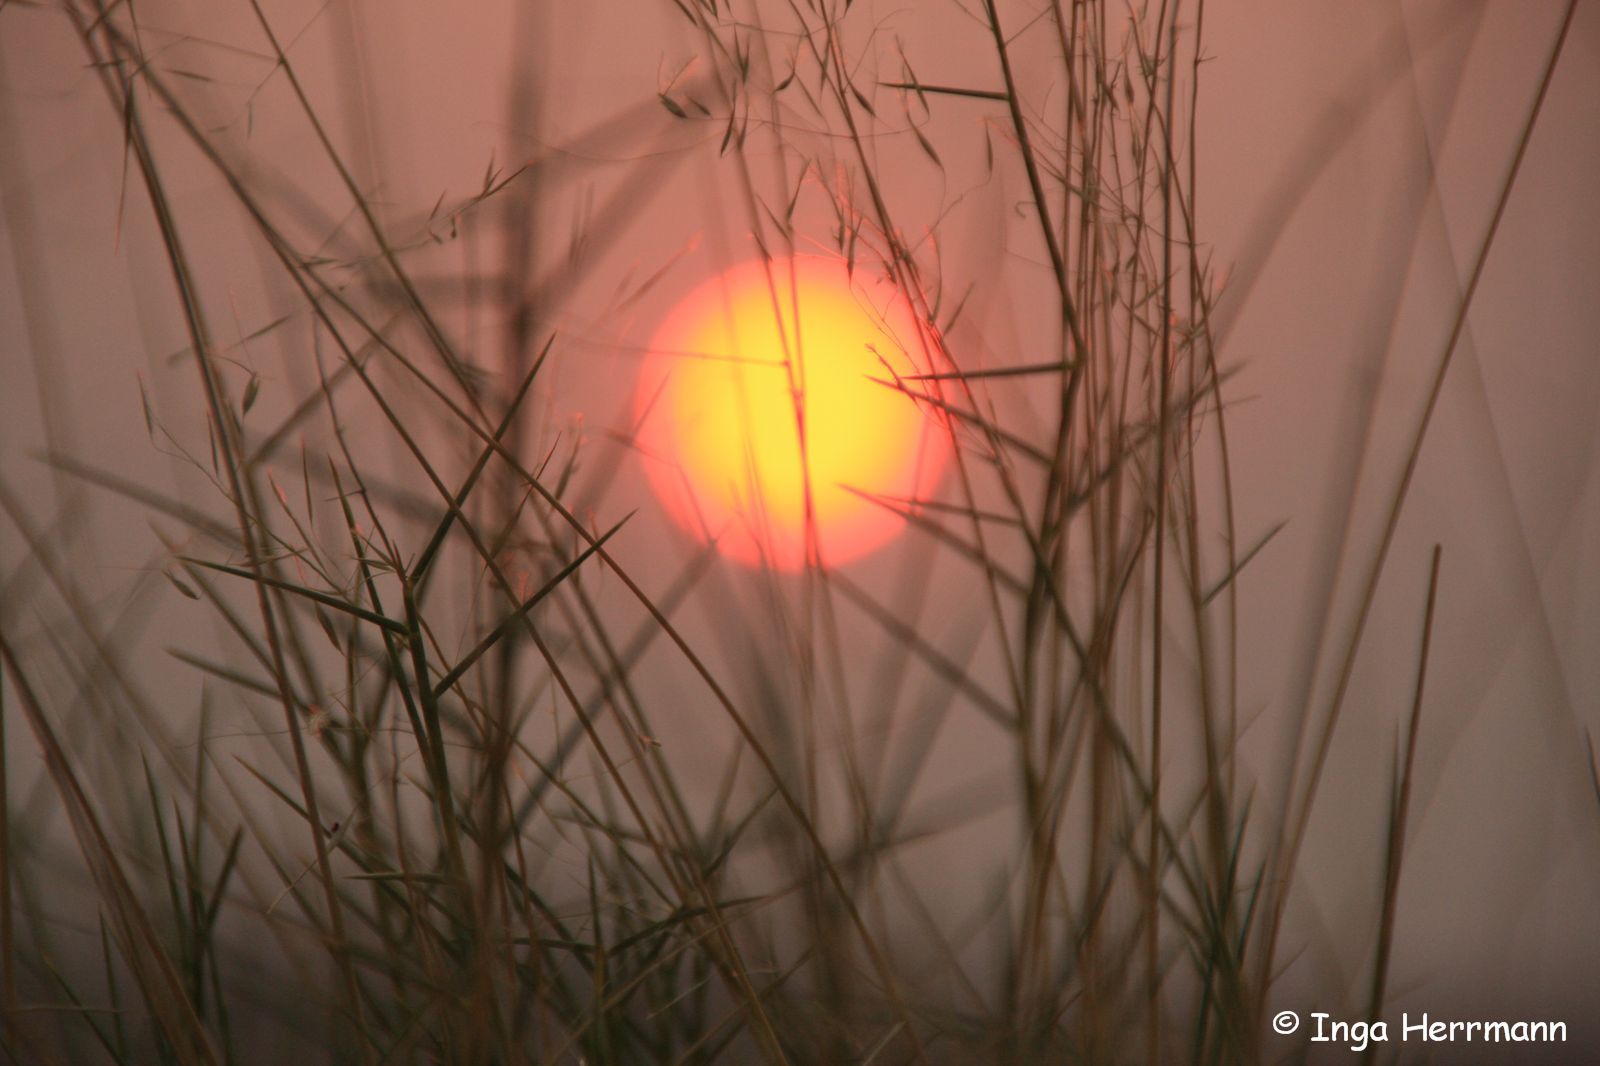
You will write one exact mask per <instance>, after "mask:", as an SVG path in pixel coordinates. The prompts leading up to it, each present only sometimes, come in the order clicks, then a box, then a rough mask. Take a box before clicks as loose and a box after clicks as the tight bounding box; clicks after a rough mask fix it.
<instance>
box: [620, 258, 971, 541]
mask: <svg viewBox="0 0 1600 1066" xmlns="http://www.w3.org/2000/svg"><path fill="white" fill-rule="evenodd" d="M918 337H919V334H918V328H917V321H916V319H915V317H914V316H913V315H912V313H911V310H910V309H909V308H908V307H907V306H906V303H905V300H904V298H903V297H902V296H901V295H900V294H899V292H898V291H897V290H896V289H895V288H894V287H893V286H891V285H889V284H887V283H884V282H879V281H874V280H871V279H869V278H867V277H866V275H865V273H864V272H861V271H858V272H856V274H855V276H854V277H853V278H852V277H851V276H850V274H849V273H848V272H847V270H846V268H845V265H844V264H843V263H842V262H836V261H833V260H829V259H823V258H820V257H813V256H796V257H794V258H790V259H777V260H774V261H772V262H771V263H764V262H761V261H756V262H753V263H747V264H744V265H742V266H739V267H736V268H734V269H732V270H730V271H728V272H726V273H724V274H723V275H721V276H720V277H717V278H714V279H712V280H710V281H708V282H706V283H705V284H703V285H701V286H700V287H699V288H697V289H696V290H694V291H693V292H692V293H690V294H689V296H688V297H687V298H685V299H684V300H683V301H682V302H680V303H679V304H678V305H677V307H676V308H675V309H674V310H673V312H672V313H671V314H670V315H669V316H668V318H667V319H666V321H665V322H664V323H663V324H662V325H661V327H660V329H659V330H657V332H656V334H655V336H654V337H653V338H652V341H651V345H650V348H651V352H650V356H649V358H648V359H647V360H646V363H645V368H644V372H643V373H642V374H641V377H640V381H639V391H638V396H637V403H636V413H637V415H638V418H639V420H640V431H639V443H640V447H641V450H642V451H643V452H644V453H645V455H646V456H647V461H648V468H649V471H650V480H651V484H652V486H653V487H654V489H655V491H656V494H657V495H658V496H659V497H660V498H661V500H662V502H663V503H664V504H665V505H666V508H667V511H668V512H669V513H670V514H671V515H672V517H673V518H674V519H675V520H676V521H677V523H678V524H679V525H680V526H682V527H683V528H685V529H686V530H688V531H690V532H691V533H693V534H695V535H696V536H698V537H701V538H702V539H705V538H710V539H715V541H716V543H717V546H718V549H719V550H720V551H722V552H723V553H724V554H727V555H730V556H732V557H733V558H735V559H738V560H740V561H741V562H745V563H748V564H751V565H766V566H772V567H777V568H781V569H797V568H799V567H801V566H803V565H804V564H805V562H806V560H807V559H808V558H811V557H813V556H812V550H813V549H814V551H815V552H816V553H817V554H818V555H820V558H821V559H822V560H824V561H826V562H828V563H839V562H845V561H847V560H849V559H852V558H855V557H857V556H860V555H863V554H865V553H866V552H869V551H872V550H873V549H875V548H877V547H879V546H881V545H882V544H883V543H884V542H885V541H887V540H889V539H890V538H892V537H893V536H894V535H895V534H896V533H897V532H899V530H900V529H901V527H902V526H903V525H904V520H903V519H902V518H901V517H900V516H899V515H898V514H896V511H904V510H906V509H908V508H910V507H912V506H913V505H914V501H916V500H918V499H920V498H922V497H924V496H925V495H926V494H927V493H928V492H929V491H930V490H931V489H932V488H933V486H934V483H935V482H936V480H937V478H938V476H939V473H940V472H941V471H942V469H943V466H944V463H945V459H946V456H947V451H948V447H947V444H946V442H945V439H944V436H943V431H942V430H941V429H940V428H939V426H938V425H937V423H936V422H935V420H934V419H933V418H931V417H930V414H929V412H928V410H927V409H925V407H923V406H919V402H918V401H916V400H913V399H912V398H910V397H909V396H907V395H905V393H903V392H902V391H900V390H899V389H897V388H895V387H893V385H892V384H885V382H889V383H892V382H894V381H895V379H896V378H903V377H906V376H909V375H913V374H917V373H919V372H921V370H922V368H923V366H922V365H923V364H925V363H926V360H925V359H923V358H921V354H920V353H921V352H922V350H923V348H922V344H921V342H920V341H919V339H918ZM913 352H915V353H918V354H917V358H913V356H912V353H913ZM874 379H877V380H874ZM808 488H809V492H808V491H807V490H808ZM808 528H809V529H811V530H814V533H815V536H814V537H809V536H808Z"/></svg>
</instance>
